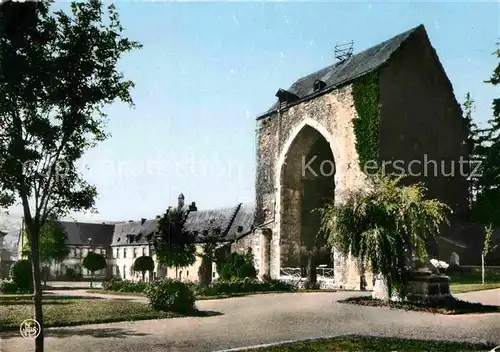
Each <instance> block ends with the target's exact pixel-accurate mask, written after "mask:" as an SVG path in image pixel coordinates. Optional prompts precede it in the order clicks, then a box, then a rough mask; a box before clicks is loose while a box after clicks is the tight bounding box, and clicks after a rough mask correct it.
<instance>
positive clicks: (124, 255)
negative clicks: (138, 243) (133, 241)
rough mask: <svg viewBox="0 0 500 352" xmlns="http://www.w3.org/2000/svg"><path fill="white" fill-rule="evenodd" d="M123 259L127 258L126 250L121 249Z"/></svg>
mask: <svg viewBox="0 0 500 352" xmlns="http://www.w3.org/2000/svg"><path fill="white" fill-rule="evenodd" d="M123 258H124V259H125V258H127V248H123Z"/></svg>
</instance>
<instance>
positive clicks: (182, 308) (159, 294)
mask: <svg viewBox="0 0 500 352" xmlns="http://www.w3.org/2000/svg"><path fill="white" fill-rule="evenodd" d="M145 293H146V297H147V298H148V300H149V305H150V306H151V308H153V309H154V310H159V311H164V312H175V313H181V314H185V313H191V312H193V311H194V310H195V296H194V292H193V290H191V289H190V288H189V286H188V285H186V284H184V283H183V282H180V281H177V280H172V279H164V280H160V281H156V282H154V283H153V284H150V285H148V286H147V288H146V291H145Z"/></svg>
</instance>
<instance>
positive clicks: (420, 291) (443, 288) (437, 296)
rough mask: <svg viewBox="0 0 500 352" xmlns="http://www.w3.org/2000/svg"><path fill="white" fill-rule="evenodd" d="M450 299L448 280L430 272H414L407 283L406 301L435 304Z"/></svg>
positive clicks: (447, 277) (443, 276)
mask: <svg viewBox="0 0 500 352" xmlns="http://www.w3.org/2000/svg"><path fill="white" fill-rule="evenodd" d="M450 297H451V294H450V278H449V276H446V275H443V274H436V273H431V272H419V271H417V272H414V273H412V276H411V278H410V280H409V282H408V300H409V301H419V302H424V303H435V302H439V301H442V300H445V299H448V298H450Z"/></svg>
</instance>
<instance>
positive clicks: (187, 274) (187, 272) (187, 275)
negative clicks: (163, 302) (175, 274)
mask: <svg viewBox="0 0 500 352" xmlns="http://www.w3.org/2000/svg"><path fill="white" fill-rule="evenodd" d="M187 277H189V270H188V271H186V278H187Z"/></svg>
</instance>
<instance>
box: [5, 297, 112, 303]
mask: <svg viewBox="0 0 500 352" xmlns="http://www.w3.org/2000/svg"><path fill="white" fill-rule="evenodd" d="M80 299H85V300H89V299H90V300H92V299H93V300H97V299H104V298H102V297H95V296H91V297H88V296H48V297H47V296H45V295H43V296H42V302H43V303H44V304H64V303H65V302H64V301H68V300H80ZM61 301H62V302H61ZM32 303H33V297H32V296H24V295H23V296H0V304H2V305H12V304H32Z"/></svg>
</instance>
